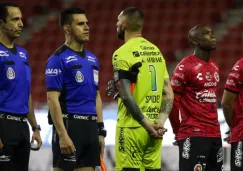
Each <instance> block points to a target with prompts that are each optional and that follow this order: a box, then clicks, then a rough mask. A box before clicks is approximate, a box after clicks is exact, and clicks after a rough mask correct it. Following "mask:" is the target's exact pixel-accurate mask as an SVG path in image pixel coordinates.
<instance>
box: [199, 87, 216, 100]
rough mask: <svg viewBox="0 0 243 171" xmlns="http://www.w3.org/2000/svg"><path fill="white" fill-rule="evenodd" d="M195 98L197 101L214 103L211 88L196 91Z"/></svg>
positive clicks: (214, 98)
mask: <svg viewBox="0 0 243 171" xmlns="http://www.w3.org/2000/svg"><path fill="white" fill-rule="evenodd" d="M196 99H198V100H199V102H201V103H204V102H209V103H215V102H216V94H215V92H213V91H212V90H203V91H200V92H197V93H196Z"/></svg>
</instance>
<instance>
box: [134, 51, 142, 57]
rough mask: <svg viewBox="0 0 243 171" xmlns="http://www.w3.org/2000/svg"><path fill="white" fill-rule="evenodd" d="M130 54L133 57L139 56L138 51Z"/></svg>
mask: <svg viewBox="0 0 243 171" xmlns="http://www.w3.org/2000/svg"><path fill="white" fill-rule="evenodd" d="M132 54H133V56H134V57H139V56H140V55H139V52H138V51H135V52H132Z"/></svg>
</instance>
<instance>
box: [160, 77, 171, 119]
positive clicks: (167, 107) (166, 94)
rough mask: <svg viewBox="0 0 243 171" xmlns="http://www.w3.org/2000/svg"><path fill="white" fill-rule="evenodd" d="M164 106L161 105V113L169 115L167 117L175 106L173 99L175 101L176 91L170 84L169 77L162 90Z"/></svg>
mask: <svg viewBox="0 0 243 171" xmlns="http://www.w3.org/2000/svg"><path fill="white" fill-rule="evenodd" d="M162 97H163V100H162V106H161V115H167V117H168V116H169V115H170V113H171V110H172V107H173V101H174V93H173V90H172V87H171V84H170V79H169V78H167V79H165V80H164V88H163V92H162Z"/></svg>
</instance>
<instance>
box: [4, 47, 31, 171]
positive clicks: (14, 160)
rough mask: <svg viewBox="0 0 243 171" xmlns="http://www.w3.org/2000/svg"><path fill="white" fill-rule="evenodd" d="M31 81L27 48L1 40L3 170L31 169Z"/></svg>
mask: <svg viewBox="0 0 243 171" xmlns="http://www.w3.org/2000/svg"><path fill="white" fill-rule="evenodd" d="M30 85H31V72H30V65H29V59H28V53H27V51H26V50H25V49H24V48H22V47H20V46H17V45H15V46H14V48H12V49H8V48H7V47H5V46H4V45H2V44H0V138H1V140H2V142H3V144H4V147H3V149H2V151H1V152H0V170H1V168H4V167H13V166H15V167H17V168H19V169H20V170H28V162H29V153H30V135H29V134H30V133H29V127H28V124H27V119H26V117H27V114H28V113H29V107H28V101H29V96H30ZM20 146H21V148H20Z"/></svg>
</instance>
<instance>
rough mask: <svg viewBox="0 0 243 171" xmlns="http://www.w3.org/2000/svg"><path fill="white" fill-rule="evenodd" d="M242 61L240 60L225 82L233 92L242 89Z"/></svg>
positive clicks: (227, 87) (227, 88)
mask: <svg viewBox="0 0 243 171" xmlns="http://www.w3.org/2000/svg"><path fill="white" fill-rule="evenodd" d="M241 68H242V67H241V65H240V61H238V62H237V63H236V64H235V65H234V66H233V68H232V70H231V72H230V73H229V75H228V78H227V81H226V83H225V89H226V90H228V91H231V92H233V93H238V92H239V91H240V85H241V84H242V83H243V75H242V69H241Z"/></svg>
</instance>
